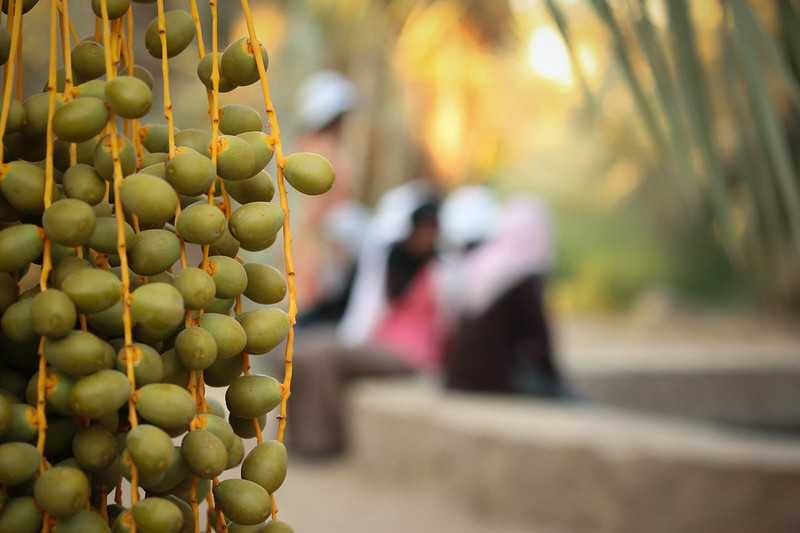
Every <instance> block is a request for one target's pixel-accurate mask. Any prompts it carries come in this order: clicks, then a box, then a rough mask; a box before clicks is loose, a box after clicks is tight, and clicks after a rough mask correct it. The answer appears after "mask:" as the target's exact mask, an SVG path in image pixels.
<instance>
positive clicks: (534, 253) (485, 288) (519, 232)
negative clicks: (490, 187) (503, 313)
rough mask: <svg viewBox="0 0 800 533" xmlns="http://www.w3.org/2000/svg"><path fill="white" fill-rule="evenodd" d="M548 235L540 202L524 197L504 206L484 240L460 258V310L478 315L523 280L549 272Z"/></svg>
mask: <svg viewBox="0 0 800 533" xmlns="http://www.w3.org/2000/svg"><path fill="white" fill-rule="evenodd" d="M550 232H551V214H550V210H549V208H548V207H547V205H546V204H545V203H544V202H543V201H542V200H541V199H539V198H537V197H535V196H532V195H526V196H517V197H514V198H512V199H511V200H509V201H508V202H506V204H505V205H504V206H503V207H502V209H501V210H500V212H499V215H498V217H497V222H496V224H495V225H494V227H493V231H492V232H491V234H490V236H489V238H488V240H487V241H486V242H485V243H484V244H483V245H481V246H479V247H478V248H476V249H475V250H473V251H472V252H471V253H469V254H468V255H467V256H466V257H465V258H464V263H463V266H462V268H461V276H462V280H461V290H460V294H459V299H460V308H461V310H462V311H463V312H464V313H468V314H478V313H481V312H482V311H484V310H485V309H486V308H488V307H489V306H490V305H491V304H492V303H493V302H494V301H496V300H497V298H499V297H500V296H502V295H503V294H504V293H505V291H507V290H508V289H510V288H511V287H513V286H514V285H515V284H517V283H518V282H519V281H520V280H522V279H523V278H524V277H525V276H528V275H531V274H544V273H546V272H547V271H548V270H550V268H551V267H552V265H553V261H554V252H553V248H552V236H551V233H550Z"/></svg>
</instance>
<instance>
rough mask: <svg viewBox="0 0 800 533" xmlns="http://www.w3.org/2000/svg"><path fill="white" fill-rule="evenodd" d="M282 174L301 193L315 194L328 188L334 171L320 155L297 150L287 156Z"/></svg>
mask: <svg viewBox="0 0 800 533" xmlns="http://www.w3.org/2000/svg"><path fill="white" fill-rule="evenodd" d="M283 175H284V176H285V177H286V181H288V182H289V183H290V184H291V185H292V187H294V188H295V189H297V190H298V191H300V192H301V193H303V194H308V195H317V194H322V193H325V192H327V191H329V190H330V188H331V187H333V182H334V180H335V179H336V173H335V172H334V170H333V166H331V164H330V162H329V161H328V160H327V159H325V158H324V157H322V156H321V155H317V154H312V153H308V152H298V153H296V154H292V155H290V156H289V157H288V160H287V162H286V166H284V167H283Z"/></svg>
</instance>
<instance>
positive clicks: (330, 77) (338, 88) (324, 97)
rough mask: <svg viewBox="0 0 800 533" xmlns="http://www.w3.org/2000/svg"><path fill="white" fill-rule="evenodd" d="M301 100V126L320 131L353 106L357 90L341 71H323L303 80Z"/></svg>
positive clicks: (299, 97) (299, 116) (299, 94)
mask: <svg viewBox="0 0 800 533" xmlns="http://www.w3.org/2000/svg"><path fill="white" fill-rule="evenodd" d="M298 100H299V103H298V110H297V114H298V118H299V120H300V125H301V126H302V128H303V129H304V130H306V131H316V130H319V129H321V128H323V127H325V126H327V125H328V124H329V123H330V122H331V121H332V120H333V119H335V118H336V117H338V116H339V115H341V114H342V113H344V112H345V111H349V110H351V109H352V108H353V106H354V105H355V103H356V89H355V86H354V85H353V84H352V83H351V82H350V81H349V80H348V79H347V78H345V77H344V76H343V75H342V74H341V73H340V72H337V71H335V70H321V71H319V72H316V73H314V74H312V75H311V76H309V77H308V78H306V79H305V80H304V81H303V83H302V84H301V85H300V88H299V89H298Z"/></svg>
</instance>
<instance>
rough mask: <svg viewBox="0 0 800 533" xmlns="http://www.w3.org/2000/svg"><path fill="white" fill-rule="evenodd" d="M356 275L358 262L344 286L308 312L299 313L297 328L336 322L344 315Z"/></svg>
mask: <svg viewBox="0 0 800 533" xmlns="http://www.w3.org/2000/svg"><path fill="white" fill-rule="evenodd" d="M355 277H356V264H355V263H353V265H352V266H351V267H350V270H349V272H348V274H347V279H346V281H345V283H344V286H343V287H342V288H341V289H340V290H339V291H338V292H337V293H336V294H330V295H328V296H327V297H325V298H323V299H322V301H320V302H319V303H318V304H317V305H316V306H314V307H313V308H311V309H310V310H309V311H307V312H300V313H299V314H298V315H297V323H296V324H295V327H296V328H305V327H308V326H312V325H317V324H336V323H338V322H339V321H340V320H341V319H342V317H343V316H344V312H345V310H346V309H347V304H348V303H349V302H350V294H351V292H352V289H353V282H354V281H355Z"/></svg>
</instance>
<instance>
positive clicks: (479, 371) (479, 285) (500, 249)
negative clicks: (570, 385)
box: [445, 196, 563, 396]
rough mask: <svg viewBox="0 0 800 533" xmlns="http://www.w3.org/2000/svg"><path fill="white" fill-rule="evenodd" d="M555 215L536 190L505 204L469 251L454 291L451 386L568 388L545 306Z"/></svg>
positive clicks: (535, 390)
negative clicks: (555, 355) (483, 237)
mask: <svg viewBox="0 0 800 533" xmlns="http://www.w3.org/2000/svg"><path fill="white" fill-rule="evenodd" d="M550 226H551V217H550V212H549V210H548V208H547V206H546V205H545V204H544V203H543V202H542V201H541V200H540V199H538V198H536V197H534V196H517V197H514V198H512V199H511V200H509V201H508V202H506V204H505V205H503V206H502V208H501V209H499V210H498V214H497V217H496V221H495V222H494V223H493V224H492V226H491V231H490V232H489V233H488V235H487V236H486V240H485V241H484V242H482V243H481V244H478V245H477V246H474V247H472V248H471V249H470V250H468V251H467V252H465V254H464V256H463V258H462V260H461V262H460V265H459V268H458V284H457V290H451V291H450V295H451V297H450V299H449V301H450V303H451V305H452V306H453V308H454V310H453V314H454V315H455V319H454V321H455V331H454V332H453V334H452V336H451V338H450V340H449V344H448V350H447V356H446V358H447V362H446V370H445V383H446V386H447V387H448V388H451V389H459V390H465V391H476V392H477V391H479V392H498V393H511V392H527V393H531V394H537V395H542V396H557V395H560V394H561V393H562V392H563V387H562V384H561V379H560V376H559V373H558V370H557V368H556V366H555V365H554V362H553V353H552V346H551V339H550V328H549V325H548V321H547V317H546V315H545V312H544V306H543V289H544V282H545V277H546V274H547V273H548V271H549V270H550V268H551V267H552V264H553V261H554V253H553V247H552V242H551V239H552V236H551V228H550Z"/></svg>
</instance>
